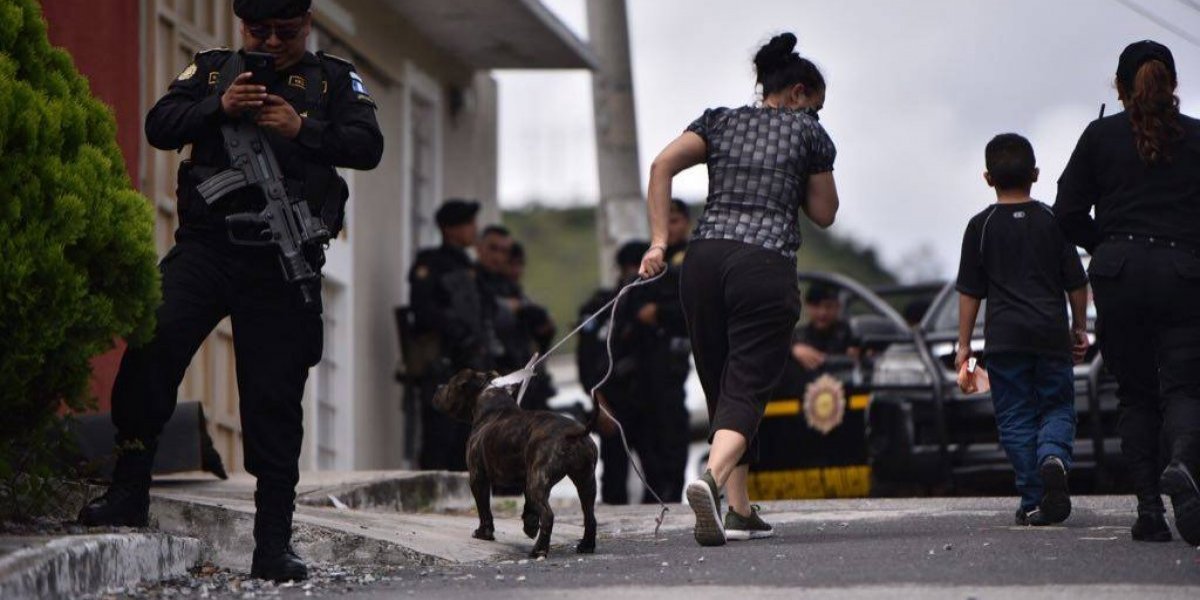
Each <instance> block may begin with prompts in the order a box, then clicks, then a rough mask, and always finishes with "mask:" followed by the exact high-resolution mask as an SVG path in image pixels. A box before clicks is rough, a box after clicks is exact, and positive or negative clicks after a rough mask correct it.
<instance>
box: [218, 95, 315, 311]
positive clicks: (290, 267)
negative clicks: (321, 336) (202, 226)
mask: <svg viewBox="0 0 1200 600" xmlns="http://www.w3.org/2000/svg"><path fill="white" fill-rule="evenodd" d="M221 135H222V136H223V137H224V138H225V151H226V152H227V153H228V154H229V168H228V169H226V170H224V171H221V172H220V173H217V174H216V175H213V176H212V177H209V178H208V179H206V180H204V181H203V182H202V183H200V185H198V186H196V191H197V192H199V193H200V197H202V198H203V199H204V201H205V203H207V204H209V205H212V204H213V203H214V202H216V201H217V200H220V199H221V198H222V197H224V196H225V195H226V194H229V193H230V192H234V191H236V190H240V189H242V188H244V187H249V186H257V187H258V188H259V189H260V190H262V193H263V198H264V199H265V200H266V202H267V204H266V206H265V207H263V209H262V211H261V212H258V213H252V212H247V213H238V214H232V215H228V216H226V217H225V224H226V226H227V227H228V228H229V241H230V242H232V243H234V244H239V245H243V246H276V247H278V248H279V264H280V265H281V266H282V267H283V278H284V280H286V281H287V282H288V283H295V284H297V285H298V286H299V287H300V293H301V294H302V295H303V296H304V304H305V305H308V306H315V305H316V304H317V303H318V302H319V301H320V281H321V272H320V265H317V266H315V267H314V266H313V265H312V264H311V263H310V262H309V258H308V254H307V253H308V252H311V253H312V255H313V256H314V257H317V256H319V255H320V253H321V251H322V250H323V249H324V248H325V246H326V244H328V243H329V237H330V234H329V228H328V227H327V226H326V225H325V223H324V222H323V221H322V220H321V218H320V217H317V216H314V215H313V214H312V211H311V210H309V207H308V202H306V201H305V200H304V198H302V197H300V195H299V194H298V193H294V194H292V195H289V194H288V190H287V186H286V185H285V183H284V179H283V172H282V171H281V170H280V169H279V163H278V162H277V161H276V160H275V151H274V150H272V149H271V144H270V142H269V140H268V139H267V136H266V133H264V132H263V130H262V128H260V127H259V126H258V125H256V124H255V123H254V122H253V121H251V120H249V119H248V118H243V119H239V120H237V121H234V122H231V123H227V124H225V125H222V126H221ZM246 229H251V230H252V231H254V232H255V234H256V235H255V237H252V238H246V237H238V235H237V234H236V233H235V232H236V231H244V230H246Z"/></svg>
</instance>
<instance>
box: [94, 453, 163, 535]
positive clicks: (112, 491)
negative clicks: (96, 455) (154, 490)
mask: <svg viewBox="0 0 1200 600" xmlns="http://www.w3.org/2000/svg"><path fill="white" fill-rule="evenodd" d="M153 464H154V451H153V450H144V449H142V450H129V451H124V452H121V454H120V456H119V457H118V458H117V465H116V467H115V468H114V469H113V482H112V484H111V485H109V486H108V490H106V491H105V492H104V495H102V496H100V497H99V498H96V499H94V500H92V501H91V502H88V503H87V505H85V506H84V507H83V509H82V510H80V511H79V523H80V524H81V525H87V526H89V527H96V526H110V527H145V526H146V525H147V523H148V522H149V520H150V468H151V467H152V466H153Z"/></svg>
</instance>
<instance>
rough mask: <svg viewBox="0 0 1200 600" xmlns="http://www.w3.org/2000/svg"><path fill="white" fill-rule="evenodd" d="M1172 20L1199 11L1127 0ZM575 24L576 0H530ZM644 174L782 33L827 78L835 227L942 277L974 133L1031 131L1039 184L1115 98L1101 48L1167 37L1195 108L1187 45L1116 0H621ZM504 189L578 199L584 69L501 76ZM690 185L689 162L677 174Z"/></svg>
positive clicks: (516, 196)
mask: <svg viewBox="0 0 1200 600" xmlns="http://www.w3.org/2000/svg"><path fill="white" fill-rule="evenodd" d="M1138 1H1140V2H1141V4H1142V5H1144V6H1146V7H1147V8H1148V9H1150V10H1153V11H1155V12H1156V14H1160V15H1162V16H1163V18H1165V19H1168V20H1169V21H1170V22H1172V23H1174V24H1176V25H1178V26H1179V27H1181V28H1183V29H1189V30H1197V29H1200V11H1197V10H1191V9H1189V8H1188V7H1187V6H1186V5H1185V4H1184V3H1179V2H1153V1H1151V0H1138ZM545 3H546V4H547V5H548V6H549V7H550V8H551V9H552V10H554V11H556V12H557V13H558V14H559V15H560V16H561V17H562V18H563V19H564V21H565V22H566V23H567V24H568V26H570V27H573V28H575V29H576V30H577V31H585V29H586V10H585V2H584V0H547V1H546V2H545ZM628 9H629V18H630V34H631V45H632V50H633V71H634V91H635V95H636V96H635V97H636V107H637V119H638V135H639V145H640V160H641V163H642V166H643V169H642V177H643V179H644V178H645V174H646V173H647V172H648V167H649V162H650V160H652V159H653V157H654V155H655V154H656V153H657V152H658V151H659V150H660V149H661V148H662V147H663V146H664V145H665V144H666V143H667V142H669V141H670V140H671V139H672V138H674V137H675V136H677V135H678V134H679V133H680V132H681V131H682V130H683V129H684V127H686V126H687V124H688V123H689V122H691V120H692V119H694V118H695V117H696V116H698V115H699V114H700V113H701V112H703V110H704V109H705V108H708V107H712V106H738V105H743V104H748V103H752V102H754V100H755V98H754V73H753V69H752V66H751V58H752V57H753V54H754V51H755V50H756V49H757V48H758V46H759V45H761V44H762V43H763V42H765V41H766V40H767V39H769V37H770V35H772V34H774V33H778V32H780V31H784V30H789V31H794V32H796V33H797V34H798V36H799V38H800V50H801V52H803V53H805V54H806V55H809V56H811V57H813V58H814V60H815V61H816V62H817V63H818V64H819V65H820V66H821V67H822V69H823V70H824V71H825V74H826V77H827V79H828V81H829V86H830V88H829V97H828V99H827V102H826V107H827V108H826V110H825V111H824V112H823V113H822V123H823V124H824V125H825V126H826V127H827V128H828V130H829V131H830V134H831V135H832V136H833V138H834V141H835V142H836V143H837V145H838V149H839V155H838V161H837V171H836V176H837V180H838V186H839V189H840V190H841V195H842V200H843V210H842V213H841V215H839V222H838V224H837V225H835V230H837V231H841V232H844V233H847V234H849V235H853V236H854V237H856V238H858V239H860V240H862V241H865V242H867V243H870V244H872V245H874V246H875V247H876V248H878V249H879V253H880V256H881V257H883V259H884V260H885V262H889V261H897V260H899V259H900V257H901V256H903V255H905V254H911V253H912V251H913V249H914V248H919V247H921V246H929V247H931V248H933V250H934V252H935V254H936V256H937V259H938V262H940V263H941V264H942V265H943V271H944V273H945V274H946V275H950V274H952V272H953V271H954V268H955V266H956V265H957V264H958V250H959V243H960V240H961V234H962V228H963V227H964V226H965V223H966V220H967V219H968V218H969V216H970V215H971V214H974V213H975V212H978V211H979V210H982V209H983V207H984V206H986V204H987V203H989V202H990V201H992V195H991V192H990V190H989V189H988V188H987V187H986V186H985V185H984V183H983V182H982V178H981V177H980V173H982V171H983V146H984V144H986V143H987V140H988V139H990V138H991V137H992V136H993V135H995V134H996V133H1000V132H1004V131H1016V132H1018V133H1022V134H1024V135H1026V136H1027V137H1029V138H1030V140H1031V141H1032V142H1033V144H1034V147H1035V150H1036V151H1037V154H1038V159H1039V163H1040V166H1041V168H1042V179H1041V181H1040V182H1039V183H1038V184H1037V186H1036V187H1035V188H1034V194H1035V196H1037V197H1038V198H1040V199H1042V200H1044V201H1046V202H1051V203H1052V202H1053V200H1054V192H1055V186H1054V182H1055V180H1056V179H1057V178H1058V174H1059V173H1060V172H1061V170H1062V167H1063V166H1064V165H1065V164H1066V161H1067V158H1068V157H1069V156H1070V152H1071V149H1072V148H1073V147H1074V145H1075V142H1076V140H1077V139H1078V136H1079V134H1080V133H1081V132H1082V131H1083V128H1084V127H1085V126H1086V125H1087V123H1088V122H1089V121H1090V120H1092V119H1094V118H1095V117H1096V113H1097V111H1098V110H1099V105H1100V103H1101V102H1107V103H1108V109H1109V113H1110V114H1111V113H1113V112H1116V111H1117V110H1119V109H1118V107H1117V106H1116V98H1115V95H1116V94H1115V92H1114V90H1113V88H1112V77H1113V75H1112V74H1113V72H1114V71H1115V69H1116V59H1117V55H1118V54H1119V53H1120V51H1121V48H1123V47H1124V46H1125V44H1127V43H1129V42H1130V41H1134V40H1138V39H1144V38H1154V39H1157V40H1159V41H1162V42H1163V43H1166V44H1167V45H1169V46H1171V48H1172V50H1173V51H1174V52H1175V57H1176V62H1177V63H1178V64H1179V71H1180V74H1181V82H1180V90H1179V93H1180V96H1181V98H1182V99H1183V109H1184V110H1185V112H1186V111H1189V110H1190V109H1200V81H1197V80H1195V79H1189V77H1188V75H1187V74H1188V73H1192V72H1196V67H1197V66H1200V48H1197V47H1195V46H1193V45H1190V44H1189V43H1187V42H1185V41H1183V40H1182V39H1180V38H1178V37H1176V36H1174V35H1173V34H1171V33H1170V32H1168V31H1165V30H1163V29H1162V28H1160V27H1159V26H1158V25H1156V24H1155V23H1153V22H1151V21H1149V20H1147V19H1145V18H1144V17H1142V16H1140V15H1138V14H1136V13H1134V12H1132V11H1130V10H1129V9H1128V8H1126V7H1124V6H1122V5H1121V4H1119V3H1117V2H1104V1H1099V0H1059V1H1056V2H1044V1H1041V0H976V1H971V2H963V1H961V0H914V1H912V2H904V3H898V2H889V3H883V2H877V1H874V0H840V1H839V2H817V1H799V0H736V1H734V0H630V1H629V2H628ZM499 79H500V82H501V83H500V85H501V87H500V89H501V95H500V98H501V103H502V105H501V152H502V156H501V184H500V189H501V191H500V195H501V201H502V203H503V204H505V205H508V206H511V205H514V204H520V203H523V202H527V201H529V200H532V199H536V200H539V201H542V202H550V203H576V202H580V201H582V202H594V201H595V197H596V190H597V184H596V167H595V148H594V135H593V132H592V102H591V89H590V76H589V75H587V74H581V73H543V74H533V75H531V74H527V73H523V72H506V73H502V74H500V75H499ZM675 189H676V191H677V192H678V193H679V194H680V195H683V196H685V197H688V198H694V199H701V198H703V197H704V195H705V193H706V190H707V180H706V177H705V172H704V169H703V168H702V167H701V168H696V169H693V170H692V171H689V172H687V173H684V174H683V175H681V176H680V177H679V178H677V180H676V184H675Z"/></svg>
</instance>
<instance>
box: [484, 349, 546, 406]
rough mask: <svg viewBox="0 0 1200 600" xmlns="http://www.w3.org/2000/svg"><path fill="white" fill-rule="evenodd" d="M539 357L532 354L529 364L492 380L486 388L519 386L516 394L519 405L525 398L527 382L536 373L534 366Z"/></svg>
mask: <svg viewBox="0 0 1200 600" xmlns="http://www.w3.org/2000/svg"><path fill="white" fill-rule="evenodd" d="M539 356H540V355H539V354H538V353H536V352H535V353H534V354H533V358H531V359H529V362H528V363H526V364H525V368H523V369H520V370H517V371H513V372H512V373H509V374H508V375H504V376H502V377H497V378H495V379H493V380H492V381H491V382H490V383H488V387H493V388H506V387H512V386H515V385H520V386H521V389H520V390H519V391H518V392H517V405H520V404H521V399H522V398H524V397H525V390H526V389H527V388H529V380H531V379H533V376H534V375H535V374H536V371H534V365H536V364H537V361H538V357H539Z"/></svg>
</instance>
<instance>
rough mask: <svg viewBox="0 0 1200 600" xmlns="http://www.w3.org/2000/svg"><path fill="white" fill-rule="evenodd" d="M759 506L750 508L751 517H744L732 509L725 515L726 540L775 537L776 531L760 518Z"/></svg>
mask: <svg viewBox="0 0 1200 600" xmlns="http://www.w3.org/2000/svg"><path fill="white" fill-rule="evenodd" d="M758 509H759V506H758V505H757V504H755V505H752V506H751V507H750V516H748V517H743V516H742V515H739V514H738V513H737V512H736V511H734V510H733V509H732V508H730V509H729V511H728V512H726V513H725V539H727V540H757V539H762V538H769V537H771V536H773V535H775V529H774V528H773V527H771V525H770V524H768V523H767V522H766V521H764V520H762V517H760V516H758Z"/></svg>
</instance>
